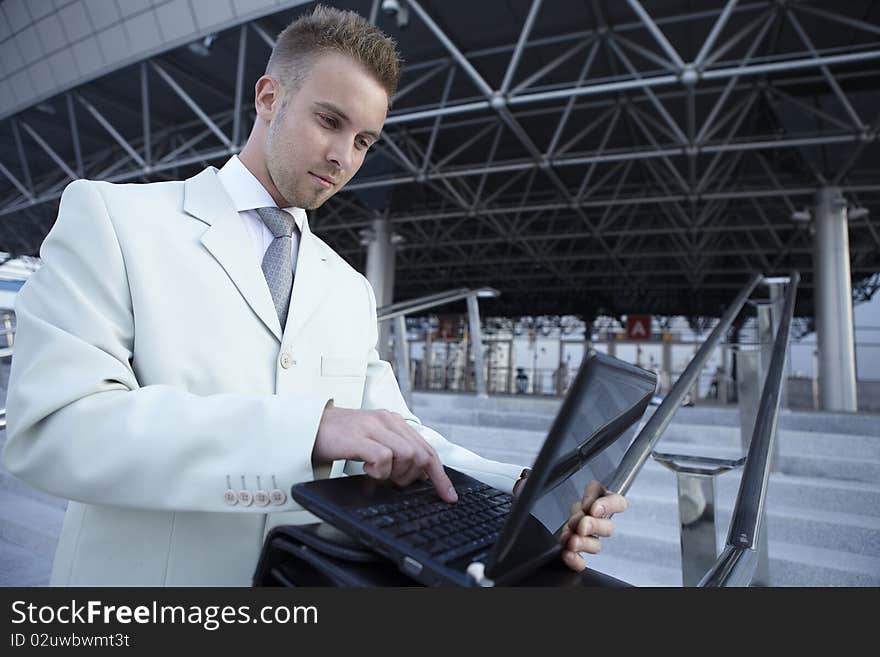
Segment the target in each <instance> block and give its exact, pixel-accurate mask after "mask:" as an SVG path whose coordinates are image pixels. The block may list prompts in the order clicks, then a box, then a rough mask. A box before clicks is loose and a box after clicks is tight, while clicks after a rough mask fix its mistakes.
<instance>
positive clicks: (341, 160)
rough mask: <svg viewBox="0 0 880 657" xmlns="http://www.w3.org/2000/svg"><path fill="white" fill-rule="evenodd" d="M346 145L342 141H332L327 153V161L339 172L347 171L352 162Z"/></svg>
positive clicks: (349, 150)
mask: <svg viewBox="0 0 880 657" xmlns="http://www.w3.org/2000/svg"><path fill="white" fill-rule="evenodd" d="M346 144H347V142H344V141H342V140H334V141H333V143H331V144H330V148H329V150H328V151H327V161H328V162H332V163H333V164H334V165H335V166H336V168H337V169H340V170H341V171H348V170H349V168H350V167H351V162H352V154H351V149H350V148H348V147H347V145H346Z"/></svg>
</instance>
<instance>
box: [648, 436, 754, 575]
mask: <svg viewBox="0 0 880 657" xmlns="http://www.w3.org/2000/svg"><path fill="white" fill-rule="evenodd" d="M652 456H653V457H654V460H655V461H657V462H658V463H661V464H663V465H665V466H666V467H667V468H669V469H670V470H672V471H673V472H675V476H676V479H677V480H678V518H679V522H680V524H681V527H680V534H679V535H680V539H681V581H682V586H697V585H698V584H699V583H700V580H701V579H702V578H703V576H704V575H705V574H706V573H707V572H708V571H709V569H711V568H712V566H713V565H714V564H715V560H716V559H717V558H718V542H717V539H716V536H717V534H716V531H715V477H716V476H717V475H719V474H722V473H724V472H727V471H728V470H732V469H733V468H737V467H739V466H740V465H742V464H743V463H744V462H745V457H742V458H740V459H738V460H736V461H732V460H728V459H715V458H709V457H702V456H690V455H682V454H664V453H661V452H653V454H652Z"/></svg>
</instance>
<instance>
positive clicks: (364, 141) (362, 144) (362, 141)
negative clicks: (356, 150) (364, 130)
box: [358, 139, 372, 150]
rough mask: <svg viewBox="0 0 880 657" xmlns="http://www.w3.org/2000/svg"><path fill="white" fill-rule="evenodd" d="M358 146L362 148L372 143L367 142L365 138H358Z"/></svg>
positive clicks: (366, 147)
mask: <svg viewBox="0 0 880 657" xmlns="http://www.w3.org/2000/svg"><path fill="white" fill-rule="evenodd" d="M358 146H360V147H361V148H363V149H364V150H366V149H368V148H369V147H370V146H372V144H371V143H370V142H368V141H367V140H366V139H358Z"/></svg>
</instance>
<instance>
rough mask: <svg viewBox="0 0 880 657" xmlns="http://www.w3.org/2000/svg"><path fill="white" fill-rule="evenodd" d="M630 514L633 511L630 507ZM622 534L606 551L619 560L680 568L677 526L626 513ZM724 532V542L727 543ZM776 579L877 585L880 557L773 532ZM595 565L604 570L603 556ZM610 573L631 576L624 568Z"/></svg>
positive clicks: (778, 583) (785, 583)
mask: <svg viewBox="0 0 880 657" xmlns="http://www.w3.org/2000/svg"><path fill="white" fill-rule="evenodd" d="M627 513H629V512H627ZM615 526H616V527H617V530H618V531H617V534H616V535H615V536H614V537H612V538H611V539H608V540H607V542H606V544H605V551H606V552H608V553H613V555H614V557H615V558H616V559H619V560H621V561H630V562H634V561H635V562H640V563H641V562H646V563H650V564H652V565H655V566H658V567H661V568H667V569H673V570H677V571H678V572H681V571H680V568H681V544H680V541H679V537H678V533H677V531H678V530H677V529H676V528H675V527H668V526H667V525H665V524H662V523H656V522H650V521H644V520H641V521H637V522H630V521H629V520H628V519H627V518H626V515H623V516H619V518H618V520H617V521H616V522H615ZM724 538H725V537H724V536H723V534H722V532H721V531H719V532H718V536H717V540H718V543H717V544H718V546H719V547H720V546H722V545H723V544H724ZM769 552H770V583H771V585H773V586H877V585H878V584H880V558H877V557H873V556H866V555H861V554H853V553H850V552H846V551H843V550H837V549H831V548H821V547H815V546H808V545H800V544H792V543H788V542H785V541H780V540H775V539H774V538H773V536H772V535H770V543H769ZM602 556H603V555H601V554H600V555H597V557H595V561H593V560H591V562H590V565H591V567H592V568H596V569H597V570H600V571H602V572H606V571H605V570H603V566H602V563H601V557H602ZM609 574H611V575H613V576H615V577H618V578H620V579H623V580H625V581H629V580H627V579H626V577H625V573H622V572H620V571H617V572H614V573H612V572H609Z"/></svg>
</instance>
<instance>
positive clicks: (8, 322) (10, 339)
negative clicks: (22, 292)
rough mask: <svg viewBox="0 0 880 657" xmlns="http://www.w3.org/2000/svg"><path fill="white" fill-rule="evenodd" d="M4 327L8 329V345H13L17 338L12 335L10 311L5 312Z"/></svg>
mask: <svg viewBox="0 0 880 657" xmlns="http://www.w3.org/2000/svg"><path fill="white" fill-rule="evenodd" d="M3 328H4V329H5V330H6V346H7V347H11V346H12V343H13V342H14V341H15V338H14V337H13V335H12V320H11V319H10V318H9V313H3Z"/></svg>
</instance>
